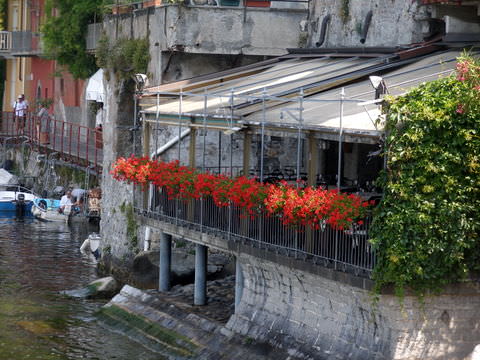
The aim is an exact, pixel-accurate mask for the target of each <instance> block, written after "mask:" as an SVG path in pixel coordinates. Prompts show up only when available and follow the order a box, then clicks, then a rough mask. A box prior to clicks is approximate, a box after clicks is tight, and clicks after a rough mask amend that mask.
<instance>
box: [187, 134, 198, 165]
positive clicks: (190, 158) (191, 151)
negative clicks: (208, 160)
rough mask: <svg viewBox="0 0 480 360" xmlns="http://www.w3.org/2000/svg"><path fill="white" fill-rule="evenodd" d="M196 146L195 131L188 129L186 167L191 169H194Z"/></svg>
mask: <svg viewBox="0 0 480 360" xmlns="http://www.w3.org/2000/svg"><path fill="white" fill-rule="evenodd" d="M196 145H197V129H196V128H194V127H192V128H190V145H189V148H188V165H189V166H190V167H192V168H194V167H195V163H196V161H195V156H196V152H195V146H196Z"/></svg>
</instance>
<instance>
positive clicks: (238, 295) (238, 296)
mask: <svg viewBox="0 0 480 360" xmlns="http://www.w3.org/2000/svg"><path fill="white" fill-rule="evenodd" d="M242 295H243V271H242V265H241V264H240V261H238V257H237V258H235V312H237V308H238V304H240V300H242Z"/></svg>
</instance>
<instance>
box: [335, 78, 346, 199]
mask: <svg viewBox="0 0 480 360" xmlns="http://www.w3.org/2000/svg"><path fill="white" fill-rule="evenodd" d="M344 100H345V88H343V87H342V90H341V91H340V128H339V131H338V171H337V189H338V191H340V186H341V179H342V136H343V101H344Z"/></svg>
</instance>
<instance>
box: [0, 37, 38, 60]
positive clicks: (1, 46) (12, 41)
mask: <svg viewBox="0 0 480 360" xmlns="http://www.w3.org/2000/svg"><path fill="white" fill-rule="evenodd" d="M0 51H1V52H3V53H7V52H8V53H10V55H12V56H20V55H37V54H40V53H41V39H40V34H38V33H33V32H31V31H1V32H0Z"/></svg>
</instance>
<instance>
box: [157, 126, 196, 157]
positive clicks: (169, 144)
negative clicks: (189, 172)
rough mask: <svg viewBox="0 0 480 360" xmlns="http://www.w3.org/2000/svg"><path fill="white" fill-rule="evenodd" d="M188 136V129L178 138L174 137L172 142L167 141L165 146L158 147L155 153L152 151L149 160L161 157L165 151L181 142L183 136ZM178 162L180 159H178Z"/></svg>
mask: <svg viewBox="0 0 480 360" xmlns="http://www.w3.org/2000/svg"><path fill="white" fill-rule="evenodd" d="M189 134H190V129H187V130H185V131H183V132H182V133H181V134H180V136H175V137H174V138H173V139H172V140H170V141H168V142H167V143H166V144H165V145H162V146H160V147H159V148H158V149H157V150H156V151H154V152H153V153H152V154H151V155H150V158H151V159H153V158H156V157H157V156H160V155H162V154H163V153H164V152H165V151H167V150H168V149H170V148H171V147H172V146H174V145H175V144H176V143H178V142H179V140H182V139H183V138H184V137H185V136H187V135H189ZM178 160H180V159H178Z"/></svg>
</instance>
